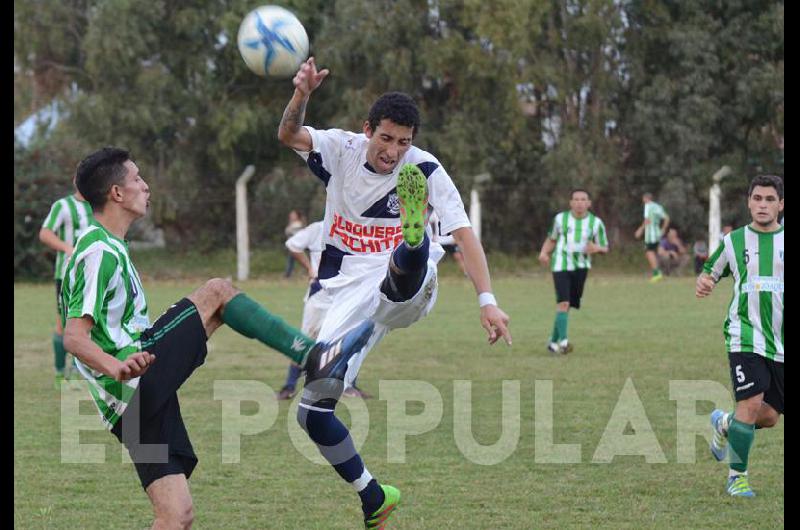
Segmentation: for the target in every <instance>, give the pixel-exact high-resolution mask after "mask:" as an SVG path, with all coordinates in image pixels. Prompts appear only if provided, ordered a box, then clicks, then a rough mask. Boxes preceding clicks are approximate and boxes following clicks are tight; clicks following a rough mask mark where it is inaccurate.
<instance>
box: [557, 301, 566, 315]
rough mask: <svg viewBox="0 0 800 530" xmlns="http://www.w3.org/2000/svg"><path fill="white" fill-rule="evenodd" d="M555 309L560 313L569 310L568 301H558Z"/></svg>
mask: <svg viewBox="0 0 800 530" xmlns="http://www.w3.org/2000/svg"><path fill="white" fill-rule="evenodd" d="M556 309H558V310H559V311H560V312H562V313H566V312H567V311H569V302H559V303H558V305H556Z"/></svg>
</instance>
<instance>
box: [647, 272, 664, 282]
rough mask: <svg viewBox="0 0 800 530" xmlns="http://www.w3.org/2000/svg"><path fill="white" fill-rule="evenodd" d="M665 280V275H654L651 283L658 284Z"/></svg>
mask: <svg viewBox="0 0 800 530" xmlns="http://www.w3.org/2000/svg"><path fill="white" fill-rule="evenodd" d="M663 279H664V275H663V274H661V273H660V272H659V273H658V274H654V275H653V276H651V277H650V283H658V282H660V281H661V280H663Z"/></svg>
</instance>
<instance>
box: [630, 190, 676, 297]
mask: <svg viewBox="0 0 800 530" xmlns="http://www.w3.org/2000/svg"><path fill="white" fill-rule="evenodd" d="M642 203H643V204H644V220H643V221H642V224H641V225H640V226H639V228H637V229H636V233H635V234H634V235H635V236H636V239H639V238H640V237H642V236H644V247H645V251H644V255H645V257H646V258H647V263H648V264H649V265H650V271H651V273H652V275H651V277H650V282H652V283H655V282H658V281H661V280H663V279H664V275H663V274H661V269H659V268H658V257H657V255H656V251H657V250H658V244H659V242H660V241H661V237H662V236H663V235H664V234H666V233H667V228H669V215H667V211H666V210H665V209H664V207H663V206H661V205H660V204H658V203H657V202H655V201H654V200H653V194H652V193H645V194H643V195H642Z"/></svg>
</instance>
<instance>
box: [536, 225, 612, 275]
mask: <svg viewBox="0 0 800 530" xmlns="http://www.w3.org/2000/svg"><path fill="white" fill-rule="evenodd" d="M547 236H548V237H549V238H550V239H552V240H553V241H555V242H556V248H555V250H554V251H553V258H552V265H551V268H552V270H553V272H563V271H574V270H575V269H590V268H592V258H591V256H589V255H588V254H586V244H587V243H588V242H589V241H593V242H594V243H596V244H597V245H600V246H601V247H605V246H608V239H607V238H606V227H605V225H604V224H603V221H602V220H601V219H600V218H599V217H597V216H596V215H595V214H593V213H592V212H588V213H587V214H586V217H584V218H583V219H578V218H576V217H575V216H573V215H572V212H570V211H566V212H561V213H559V214H557V215H556V217H555V219H554V220H553V228H551V229H550V233H549V234H548V235H547Z"/></svg>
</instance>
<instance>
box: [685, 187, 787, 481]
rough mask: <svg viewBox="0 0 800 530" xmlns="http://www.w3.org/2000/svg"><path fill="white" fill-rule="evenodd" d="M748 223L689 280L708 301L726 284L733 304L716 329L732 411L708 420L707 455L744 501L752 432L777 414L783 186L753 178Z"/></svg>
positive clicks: (780, 379) (780, 409) (779, 411)
mask: <svg viewBox="0 0 800 530" xmlns="http://www.w3.org/2000/svg"><path fill="white" fill-rule="evenodd" d="M747 205H748V208H749V209H750V215H751V217H752V222H751V223H750V224H749V225H747V226H743V227H741V228H739V229H737V230H734V231H733V232H731V233H729V234H727V235H726V236H725V237H724V238H723V240H722V244H721V245H720V246H719V248H717V250H716V251H715V252H714V254H712V255H711V257H710V258H709V259H708V261H707V262H706V264H705V266H704V272H703V273H702V274H700V276H698V277H697V286H696V293H695V294H696V295H697V297H698V298H704V297H706V296H708V295H709V294H711V292H712V291H713V290H714V287H716V285H717V282H719V280H720V279H721V278H722V277H724V276H729V275H730V276H733V298H732V299H731V303H730V306H729V308H728V315H727V318H726V319H725V324H724V326H723V334H724V335H725V348H726V350H727V351H728V361H729V364H730V374H731V382H732V383H733V392H734V396H735V397H736V410H735V411H733V412H732V413H725V412H723V411H721V410H719V409H717V410H715V411H713V412H712V413H711V425H712V430H713V438H712V442H711V452H712V454H713V455H714V457H715V458H716V459H717V460H722V459H724V458H725V454H726V452H727V446H728V445H730V448H731V455H730V471H729V473H728V483H727V490H728V493H729V494H731V495H733V496H737V497H752V496H754V495H755V494H754V493H753V490H752V488H751V487H750V482H749V480H748V477H747V465H748V460H749V457H750V447H751V446H752V445H753V440H754V439H755V429H758V428H769V427H774V426H775V425H776V424H777V423H778V419H779V418H780V415H782V414H783V410H784V405H783V394H784V392H783V389H784V382H783V381H784V379H783V354H784V350H783V226H781V225H780V224H779V223H778V215H779V214H780V213H781V212H782V211H783V181H781V179H780V178H779V177H776V176H772V175H759V176H757V177H755V178H754V179H753V180H752V182H751V183H750V189H749V192H748V200H747Z"/></svg>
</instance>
